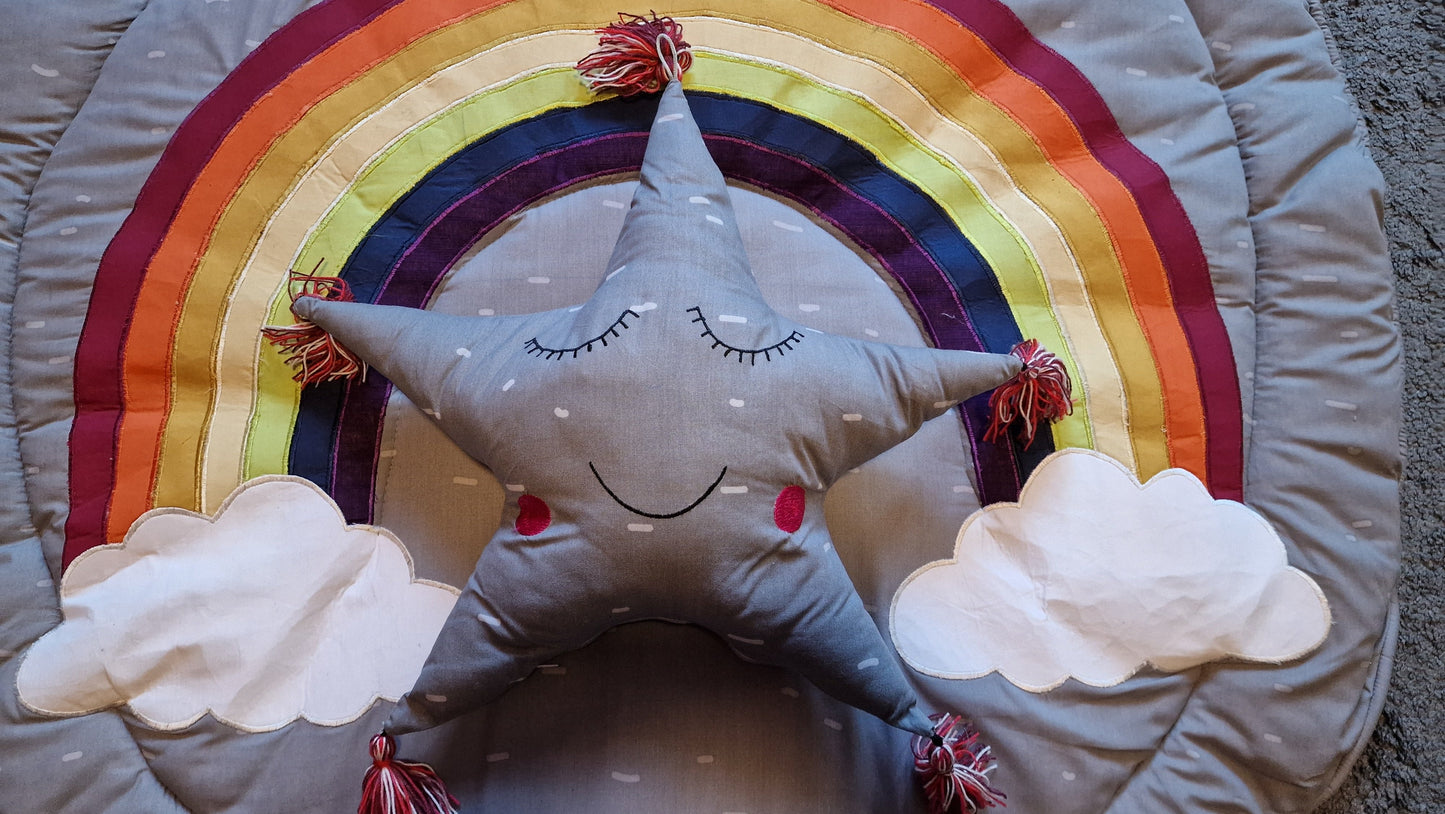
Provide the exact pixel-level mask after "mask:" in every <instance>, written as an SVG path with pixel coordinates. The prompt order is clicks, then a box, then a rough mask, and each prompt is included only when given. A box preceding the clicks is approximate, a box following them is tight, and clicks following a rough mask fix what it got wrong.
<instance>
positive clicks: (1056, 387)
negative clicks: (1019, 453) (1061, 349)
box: [983, 339, 1074, 449]
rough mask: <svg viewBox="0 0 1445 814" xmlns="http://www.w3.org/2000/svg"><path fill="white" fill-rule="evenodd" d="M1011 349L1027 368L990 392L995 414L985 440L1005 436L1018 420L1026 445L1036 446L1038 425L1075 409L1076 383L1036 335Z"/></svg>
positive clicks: (1057, 358) (1060, 361)
mask: <svg viewBox="0 0 1445 814" xmlns="http://www.w3.org/2000/svg"><path fill="white" fill-rule="evenodd" d="M1009 353H1012V354H1013V355H1014V356H1017V357H1018V358H1020V359H1022V360H1023V363H1024V369H1023V370H1021V371H1019V373H1018V375H1016V376H1014V377H1013V378H1012V379H1009V380H1008V381H1006V382H1004V383H1003V384H1001V385H999V386H998V388H997V389H996V390H994V391H993V395H992V396H989V398H988V408H989V410H990V412H992V414H993V418H992V420H991V421H989V425H988V432H986V433H984V436H983V440H985V441H994V440H996V439H1000V438H1003V437H1004V436H1005V435H1007V434H1008V429H1009V427H1010V426H1011V425H1012V424H1013V423H1014V422H1019V423H1020V426H1019V435H1020V436H1022V438H1023V441H1024V448H1025V449H1027V448H1029V447H1031V446H1033V443H1034V436H1035V435H1036V434H1037V433H1038V430H1039V427H1041V426H1043V425H1044V424H1049V423H1052V422H1055V421H1058V420H1059V419H1061V418H1063V417H1064V416H1066V415H1068V414H1070V413H1072V412H1073V411H1074V402H1073V390H1074V385H1073V382H1071V381H1070V380H1069V371H1068V370H1066V369H1065V368H1064V363H1063V361H1062V360H1060V359H1059V357H1057V356H1055V355H1054V354H1052V353H1050V352H1049V351H1047V350H1045V349H1044V347H1043V346H1042V345H1040V344H1039V341H1038V340H1037V339H1025V340H1024V341H1022V342H1020V343H1018V344H1017V345H1014V346H1013V350H1010V351H1009Z"/></svg>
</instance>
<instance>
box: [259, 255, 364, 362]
mask: <svg viewBox="0 0 1445 814" xmlns="http://www.w3.org/2000/svg"><path fill="white" fill-rule="evenodd" d="M319 268H321V264H320V263H317V264H316V268H314V269H312V270H311V273H310V274H301V273H300V272H297V271H292V272H291V279H290V280H289V281H288V285H289V286H290V295H291V302H292V303H293V304H295V302H296V301H297V300H299V299H301V298H302V297H320V298H321V299H323V300H334V301H336V302H355V301H356V297H355V296H354V295H353V294H352V293H351V287H350V286H348V285H347V284H346V281H345V280H343V279H341V278H340V277H318V276H316V270H317V269H319ZM261 333H262V334H264V335H265V337H266V338H267V339H269V340H270V341H271V344H273V345H275V346H276V347H278V348H280V350H281V354H282V355H283V356H285V357H286V364H287V365H290V366H291V368H292V369H294V370H295V371H296V372H295V373H294V374H293V375H292V376H291V378H293V379H295V380H296V381H298V382H301V384H302V386H306V385H311V384H316V383H317V382H325V381H331V380H333V379H354V378H357V377H362V378H365V376H366V363H365V362H363V361H361V359H360V358H359V357H357V355H356V354H354V353H352V352H351V351H349V350H347V349H346V347H345V346H344V345H342V344H341V343H340V342H337V341H336V340H335V339H334V338H333V337H332V336H331V334H329V333H327V332H326V331H325V330H323V329H322V328H321V326H320V325H317V324H316V323H314V322H311V321H310V320H307V319H300V318H299V317H298V322H297V323H296V324H295V325H287V326H285V327H276V326H267V327H265V328H262V329H261Z"/></svg>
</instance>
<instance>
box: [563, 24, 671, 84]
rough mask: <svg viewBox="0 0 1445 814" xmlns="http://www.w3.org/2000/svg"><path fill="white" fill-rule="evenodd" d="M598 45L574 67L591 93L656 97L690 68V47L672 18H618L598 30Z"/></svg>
mask: <svg viewBox="0 0 1445 814" xmlns="http://www.w3.org/2000/svg"><path fill="white" fill-rule="evenodd" d="M597 33H598V35H600V45H599V47H598V48H597V50H595V51H593V52H592V53H590V54H588V55H587V56H585V57H583V58H582V59H581V60H580V61H579V62H578V63H577V71H578V73H580V74H582V81H583V82H585V83H586V84H587V87H588V88H589V89H590V90H591V91H592V92H593V93H601V92H602V91H609V90H610V91H615V92H616V93H617V94H618V95H619V96H635V95H637V94H640V93H657V92H658V91H660V90H662V88H663V87H664V86H665V85H666V84H667V83H668V82H670V81H671V80H673V79H677V78H678V77H680V76H682V74H683V72H684V71H686V70H687V69H688V68H689V67H691V66H692V46H691V45H688V44H687V41H686V40H684V39H683V38H682V26H681V25H679V24H678V23H677V22H676V21H675V20H673V19H672V18H671V17H658V16H657V13H656V12H653V13H652V16H651V18H648V17H642V16H640V15H637V14H618V15H617V22H615V23H613V24H612V25H609V26H607V27H605V28H599V29H597Z"/></svg>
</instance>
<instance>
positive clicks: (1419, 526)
mask: <svg viewBox="0 0 1445 814" xmlns="http://www.w3.org/2000/svg"><path fill="white" fill-rule="evenodd" d="M1322 5H1323V10H1324V21H1325V23H1326V25H1327V27H1328V28H1329V29H1330V30H1331V31H1332V33H1333V34H1334V37H1335V41H1336V44H1337V46H1338V48H1339V60H1340V64H1341V67H1342V68H1343V69H1344V71H1345V73H1346V78H1347V81H1348V82H1349V86H1350V89H1351V91H1352V92H1353V93H1354V95H1355V97H1356V100H1357V101H1358V102H1359V105H1360V109H1361V111H1362V112H1363V113H1364V117H1365V121H1366V124H1367V125H1368V126H1369V129H1370V147H1371V151H1372V152H1373V153H1374V156H1375V161H1376V162H1377V163H1378V164H1379V165H1380V169H1381V171H1382V172H1383V173H1384V175H1385V180H1386V182H1387V183H1388V184H1389V187H1390V193H1389V197H1388V199H1387V210H1386V213H1385V228H1386V231H1387V232H1388V233H1389V236H1390V240H1391V255H1392V259H1393V262H1394V266H1395V280H1396V283H1395V285H1396V306H1395V307H1396V317H1397V319H1398V320H1399V322H1400V328H1401V330H1402V331H1403V332H1404V336H1405V365H1406V378H1405V427H1404V434H1403V437H1402V439H1401V443H1402V444H1403V445H1404V450H1405V481H1404V484H1403V497H1402V499H1403V503H1404V507H1403V508H1404V529H1403V535H1404V541H1403V542H1404V548H1403V558H1404V562H1403V571H1402V574H1401V578H1400V618H1401V623H1400V639H1399V645H1398V647H1397V649H1396V653H1395V666H1394V678H1393V680H1392V682H1391V686H1390V690H1389V693H1388V695H1387V696H1386V700H1385V708H1384V712H1383V713H1382V715H1381V718H1380V723H1379V726H1378V727H1377V728H1376V731H1375V735H1374V738H1373V739H1372V740H1371V741H1370V743H1369V745H1368V746H1367V747H1366V749H1365V752H1364V754H1363V755H1362V756H1361V758H1360V761H1359V763H1358V764H1356V766H1355V770H1354V772H1353V773H1352V774H1351V775H1350V777H1349V778H1348V779H1347V780H1346V781H1345V783H1344V785H1343V786H1342V787H1341V788H1340V790H1339V792H1338V793H1337V794H1335V796H1334V797H1332V798H1331V799H1330V800H1329V801H1328V802H1327V803H1326V804H1325V805H1324V806H1323V807H1321V808H1320V812H1322V814H1385V812H1391V814H1393V813H1394V812H1421V814H1426V813H1427V812H1442V811H1445V676H1442V672H1445V671H1442V659H1445V478H1442V476H1441V473H1442V471H1445V440H1442V439H1445V377H1442V376H1441V374H1440V369H1441V366H1442V365H1445V279H1442V277H1445V258H1442V252H1441V247H1442V243H1445V105H1442V99H1445V4H1442V3H1440V2H1421V1H1420V0H1324V1H1323V4H1322Z"/></svg>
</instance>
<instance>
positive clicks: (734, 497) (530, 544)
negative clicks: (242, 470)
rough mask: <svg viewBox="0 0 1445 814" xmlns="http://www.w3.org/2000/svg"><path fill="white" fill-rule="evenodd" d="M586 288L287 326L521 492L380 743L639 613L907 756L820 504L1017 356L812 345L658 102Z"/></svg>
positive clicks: (885, 649)
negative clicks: (545, 303) (859, 721)
mask: <svg viewBox="0 0 1445 814" xmlns="http://www.w3.org/2000/svg"><path fill="white" fill-rule="evenodd" d="M599 276H600V277H602V278H603V282H602V283H601V285H600V286H599V287H598V288H597V291H596V293H595V294H594V295H593V296H592V298H591V299H590V300H589V301H588V302H587V303H586V304H585V305H583V306H582V307H581V308H580V309H563V310H557V311H548V312H544V313H539V314H531V315H527V316H506V317H460V316H447V315H441V314H435V313H431V312H427V311H420V310H415V309H407V308H397V307H389V306H375V305H365V304H358V303H346V302H335V301H327V300H323V299H317V298H309V297H308V298H302V299H300V300H299V301H297V303H296V305H295V311H296V313H297V314H298V315H299V316H301V317H304V318H305V319H307V320H310V321H312V322H314V323H316V324H318V325H320V326H321V327H322V328H324V329H325V330H326V331H327V332H328V333H330V334H331V335H332V336H333V337H334V338H335V339H337V340H338V341H339V342H340V343H341V344H343V345H345V346H346V347H347V348H349V349H350V350H351V351H353V352H354V353H356V354H357V355H358V356H360V357H361V358H362V359H364V360H365V361H366V362H367V363H368V364H370V365H371V366H372V367H374V368H375V369H376V370H378V371H380V372H381V373H382V374H383V375H385V376H386V377H387V378H388V379H390V380H391V381H392V382H393V383H395V384H396V386H398V387H400V388H401V389H402V391H403V392H404V393H406V395H407V396H408V397H410V398H411V399H412V400H413V401H414V402H416V403H417V404H418V405H419V406H420V407H422V408H423V409H424V410H426V411H427V412H428V413H429V414H430V415H432V416H434V417H435V419H436V421H437V422H438V424H439V425H440V426H441V428H442V429H443V430H444V431H445V432H446V433H447V434H448V435H449V436H450V437H451V438H452V439H453V440H454V441H455V442H456V443H457V444H458V445H460V446H461V447H462V448H463V449H464V450H466V451H467V452H468V453H469V454H470V455H472V456H473V457H474V458H476V459H477V460H478V461H480V462H481V463H483V464H484V465H486V466H487V467H489V468H490V469H491V470H492V471H493V473H495V474H496V476H497V477H498V478H499V479H500V480H501V481H502V482H503V483H507V484H521V485H522V486H523V487H524V488H525V492H523V493H521V494H520V496H519V497H516V498H515V499H513V498H509V503H508V506H507V508H506V511H505V512H504V515H503V520H502V525H501V528H499V529H498V530H497V532H496V534H495V536H494V537H493V538H492V540H491V542H490V544H488V545H487V547H486V548H485V550H484V551H483V553H482V556H481V559H480V561H479V562H478V563H477V567H476V570H475V572H474V573H473V574H472V577H471V579H470V581H469V582H468V583H467V586H466V588H465V590H464V591H463V593H462V596H461V599H460V601H458V603H457V605H456V609H455V610H454V611H453V613H452V615H451V617H450V618H449V619H448V621H447V623H446V625H445V627H444V628H443V630H442V632H441V634H440V636H439V637H438V639H437V642H436V645H435V647H434V649H433V650H432V653H431V656H430V658H429V659H428V661H427V663H426V666H425V668H424V669H423V671H422V674H421V677H420V679H419V680H418V681H417V684H416V686H415V688H414V689H413V690H412V692H411V693H410V694H409V695H408V696H406V698H405V699H404V700H403V702H402V703H401V704H400V705H399V706H398V707H397V709H396V711H395V713H394V714H393V715H392V717H391V720H390V721H389V723H388V724H387V725H386V729H387V731H388V732H389V733H392V734H401V733H405V732H410V731H415V730H419V729H424V728H427V727H431V726H434V725H436V724H438V723H441V722H443V721H446V720H448V719H450V718H453V717H455V716H457V715H460V714H462V713H464V712H467V711H468V710H471V709H474V708H476V707H477V706H479V705H481V704H484V703H486V702H488V701H490V700H491V699H493V698H495V697H497V696H498V695H500V694H501V693H502V692H504V691H505V690H506V689H507V687H508V686H509V685H510V684H511V683H513V682H514V681H516V680H518V679H521V678H523V677H525V676H527V675H528V674H529V673H530V672H531V671H532V670H533V668H535V667H536V666H537V665H539V664H541V663H544V662H547V661H549V660H551V659H552V658H554V657H555V656H556V655H557V654H559V653H561V652H564V651H567V650H572V649H575V648H578V647H580V646H582V645H584V644H586V643H587V642H588V641H590V640H592V639H593V638H595V637H597V636H598V635H599V634H601V633H602V632H603V631H604V630H606V629H607V628H609V627H611V626H613V625H618V624H622V623H624V622H630V621H635V620H639V619H655V618H664V619H671V620H682V621H688V622H693V623H696V624H699V625H702V626H704V627H706V628H708V629H710V630H712V631H713V632H715V633H716V634H717V635H718V636H720V637H723V638H724V639H725V640H726V641H727V642H728V643H729V644H730V645H731V646H732V647H733V648H734V649H735V650H736V651H737V652H738V653H740V654H741V655H743V656H745V657H746V658H749V659H753V660H756V661H761V662H766V663H770V664H775V665H779V666H783V667H787V668H791V669H792V670H795V671H797V672H798V673H801V674H802V675H804V676H805V677H807V678H808V679H810V680H811V681H813V682H814V683H815V684H817V685H818V686H819V687H820V688H822V689H823V690H825V691H826V692H828V693H830V694H831V695H833V696H835V697H836V698H838V699H840V700H842V701H844V702H846V703H848V704H851V705H853V706H856V707H858V708H860V709H863V710H865V711H867V712H870V713H872V714H874V715H876V716H878V717H879V718H882V719H883V720H885V721H887V722H889V723H890V724H893V725H896V726H898V727H901V728H903V729H906V730H908V731H911V732H913V733H915V734H918V735H925V736H926V735H928V734H929V732H930V730H931V729H932V724H931V723H930V722H929V720H928V717H927V715H925V714H924V712H923V711H921V710H919V709H918V706H917V699H916V698H915V696H914V693H913V691H912V689H911V688H910V687H909V684H908V682H907V681H906V680H905V677H904V674H903V672H902V670H901V668H900V667H899V665H898V662H897V661H896V660H895V658H894V656H893V653H892V651H891V649H890V648H889V646H888V645H887V644H886V643H885V641H884V639H883V637H882V636H881V635H880V633H879V631H878V628H877V627H876V626H875V624H874V622H873V619H872V618H871V617H870V616H869V615H868V613H867V612H866V611H865V610H864V608H863V603H862V602H861V601H860V600H859V598H858V595H857V593H856V592H855V591H854V589H853V586H852V583H851V582H850V581H849V578H848V575H847V573H846V572H845V571H844V569H843V566H842V564H841V563H840V562H839V560H838V557H837V556H836V554H835V553H834V552H833V550H832V544H831V541H830V539H829V536H828V530H827V528H826V527H825V526H824V522H823V495H824V493H825V492H826V491H827V489H828V487H829V486H830V485H831V484H832V483H833V482H834V481H835V480H837V479H838V478H839V477H840V476H842V475H843V474H844V473H846V472H847V471H848V470H849V469H851V468H853V467H856V466H858V465H859V464H861V463H863V462H864V461H866V460H868V459H870V458H872V457H874V456H876V455H878V454H879V453H881V452H883V451H884V450H886V449H888V448H890V447H892V446H894V445H895V444H898V443H899V442H901V441H903V440H904V439H906V438H908V437H909V436H910V435H912V434H913V433H914V432H915V431H916V430H917V429H918V428H919V426H920V425H921V424H922V423H923V422H924V421H926V420H928V419H930V418H933V417H935V416H938V415H940V414H942V413H944V412H945V411H947V410H948V409H949V408H951V407H952V406H953V405H955V404H957V403H958V402H959V401H962V400H963V399H966V398H968V397H970V396H973V395H975V394H977V393H980V392H983V391H986V390H989V389H991V388H993V387H995V386H997V385H999V384H1001V383H1002V382H1004V381H1005V380H1007V379H1008V378H1010V377H1011V376H1013V375H1014V374H1015V373H1017V372H1018V371H1019V368H1020V362H1019V360H1018V359H1017V358H1016V357H1014V356H1008V355H993V354H981V353H969V352H965V351H945V350H933V349H928V348H908V347H897V346H893V345H887V344H881V343H874V342H865V341H858V340H853V339H847V338H843V337H838V336H832V335H829V334H824V333H820V332H817V331H813V330H810V329H807V328H805V327H803V326H801V325H799V324H796V323H794V322H791V321H789V320H787V319H785V318H783V317H782V316H780V315H779V314H777V313H775V312H774V311H773V310H772V309H770V308H769V307H768V306H767V305H766V304H765V303H764V301H763V297H762V295H761V293H760V292H759V289H758V286H757V284H756V283H755V281H754V280H753V277H752V273H751V271H750V270H749V268H748V263H747V258H746V256H745V255H744V252H743V244H742V240H741V238H740V236H739V233H738V227H737V224H736V222H735V220H734V217H733V209H732V204H731V201H730V200H729V198H728V193H727V190H726V188H725V186H724V183H723V177H722V173H721V172H720V171H719V170H718V168H717V167H716V165H715V164H714V163H713V161H712V159H711V157H710V156H709V155H708V152H707V148H706V146H705V145H704V143H703V140H702V136H701V134H700V133H699V131H698V128H697V125H696V123H695V122H694V121H693V118H692V115H691V113H690V112H689V110H688V105H687V101H686V99H685V97H684V95H683V92H682V87H681V85H680V84H679V83H678V82H676V81H673V82H671V83H670V84H669V85H668V87H667V88H666V90H665V91H664V92H663V94H662V98H661V101H660V104H659V107H658V111H657V117H656V119H655V121H654V123H653V126H652V132H651V140H650V141H649V144H648V148H647V153H646V158H645V161H644V165H643V168H642V178H641V184H640V185H639V187H638V189H637V193H636V195H635V197H634V198H633V200H632V206H631V210H630V211H629V213H628V215H627V218H626V223H625V225H624V228H623V230H622V235H621V237H620V238H619V239H618V242H617V246H616V248H615V250H614V251H613V254H612V258H611V260H610V261H609V263H608V266H607V268H606V269H602V270H599ZM512 494H516V493H515V492H514V493H512Z"/></svg>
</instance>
